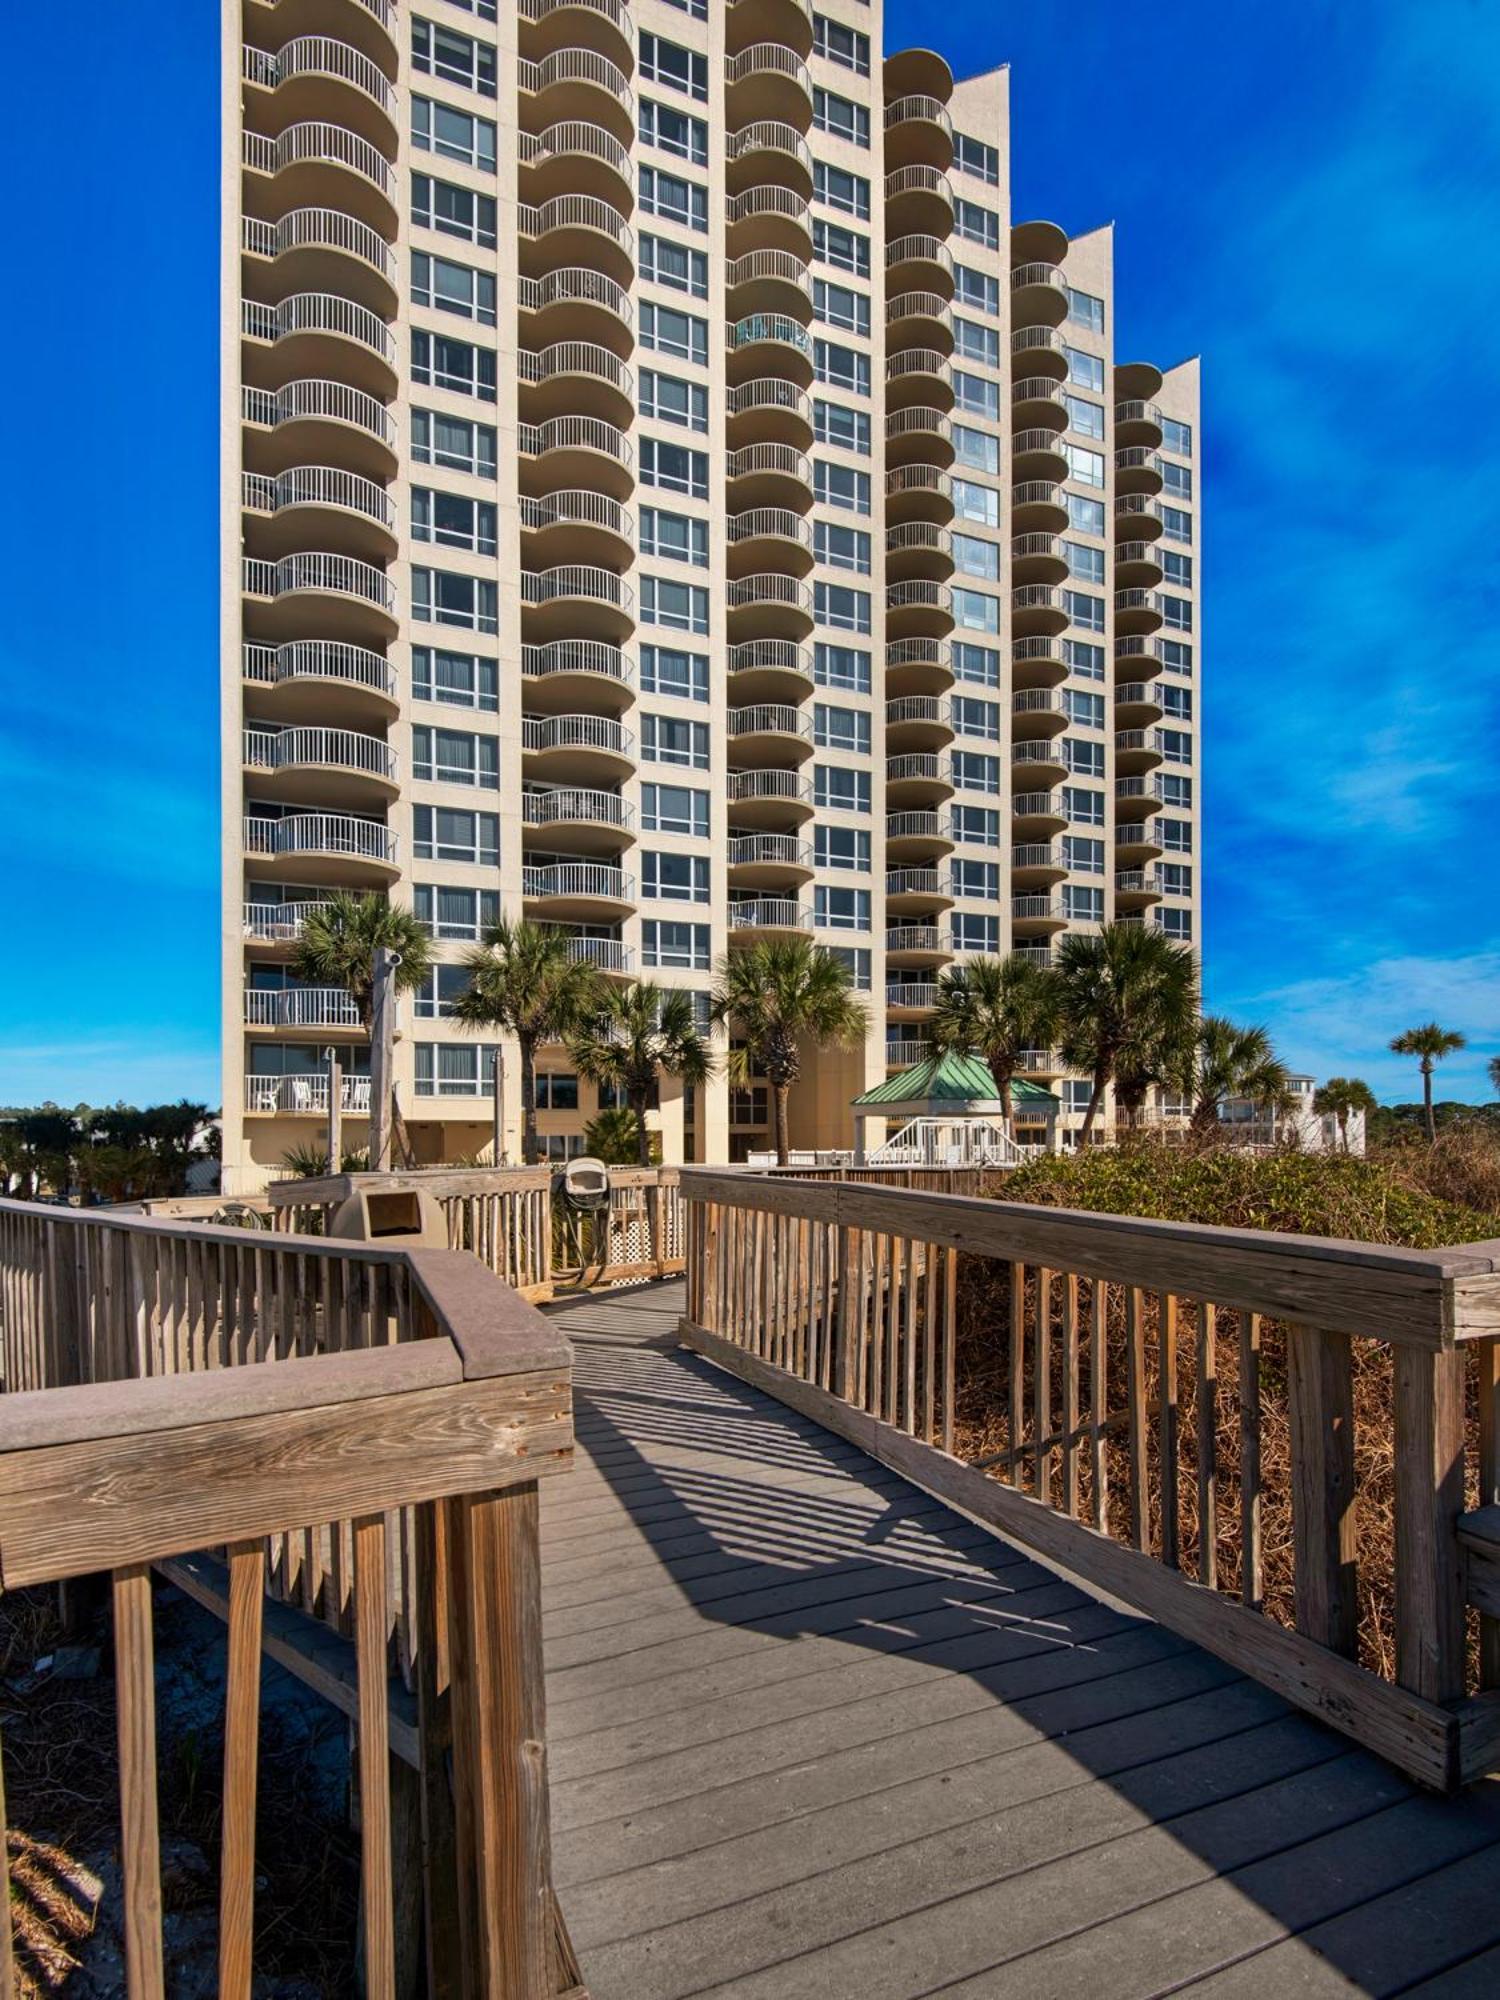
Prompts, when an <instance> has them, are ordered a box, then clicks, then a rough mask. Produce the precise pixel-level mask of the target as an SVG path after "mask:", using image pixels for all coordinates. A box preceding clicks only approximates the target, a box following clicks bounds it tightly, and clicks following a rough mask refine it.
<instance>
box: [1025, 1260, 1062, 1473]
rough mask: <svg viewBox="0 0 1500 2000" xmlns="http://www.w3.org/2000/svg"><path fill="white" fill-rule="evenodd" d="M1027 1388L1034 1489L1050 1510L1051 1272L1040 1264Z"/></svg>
mask: <svg viewBox="0 0 1500 2000" xmlns="http://www.w3.org/2000/svg"><path fill="white" fill-rule="evenodd" d="M1031 1388H1032V1406H1033V1411H1034V1418H1033V1421H1034V1422H1035V1424H1036V1490H1037V1494H1038V1497H1039V1498H1040V1499H1042V1500H1045V1501H1046V1503H1047V1505H1048V1506H1049V1507H1050V1506H1051V1505H1052V1475H1053V1473H1054V1471H1055V1470H1056V1464H1057V1454H1056V1452H1055V1451H1054V1450H1052V1449H1051V1448H1049V1446H1048V1444H1047V1439H1048V1438H1049V1437H1051V1435H1052V1273H1051V1272H1050V1271H1049V1270H1048V1269H1047V1268H1046V1266H1045V1265H1041V1264H1039V1265H1038V1266H1037V1273H1036V1355H1035V1357H1034V1360H1033V1362H1032V1373H1031Z"/></svg>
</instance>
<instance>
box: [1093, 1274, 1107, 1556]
mask: <svg viewBox="0 0 1500 2000" xmlns="http://www.w3.org/2000/svg"><path fill="white" fill-rule="evenodd" d="M1108 1416H1109V1286H1108V1285H1107V1284H1106V1283H1105V1281H1104V1279H1103V1278H1091V1279H1090V1280H1089V1484H1090V1486H1091V1487H1092V1489H1093V1491H1092V1494H1091V1500H1092V1513H1091V1516H1090V1518H1091V1519H1092V1521H1093V1524H1094V1526H1095V1527H1096V1528H1097V1529H1098V1530H1099V1531H1100V1533H1101V1534H1107V1533H1108V1532H1109V1460H1108V1458H1107V1457H1106V1455H1105V1450H1104V1425H1105V1421H1106V1420H1107V1418H1108Z"/></svg>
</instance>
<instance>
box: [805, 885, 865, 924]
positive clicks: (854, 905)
mask: <svg viewBox="0 0 1500 2000" xmlns="http://www.w3.org/2000/svg"><path fill="white" fill-rule="evenodd" d="M813 923H814V925H815V926H816V928H817V929H818V930H820V931H822V930H829V931H867V930H868V929H869V928H870V892H869V890H868V889H837V888H833V887H831V886H828V885H825V884H823V883H819V884H818V886H817V887H816V888H815V889H814V890H813Z"/></svg>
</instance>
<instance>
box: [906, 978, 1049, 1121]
mask: <svg viewBox="0 0 1500 2000" xmlns="http://www.w3.org/2000/svg"><path fill="white" fill-rule="evenodd" d="M1056 1026H1057V986H1056V982H1055V980H1054V979H1053V977H1052V974H1051V973H1050V972H1049V971H1048V970H1046V969H1045V968H1044V967H1042V966H1039V965H1033V964H1032V963H1031V961H1030V960H1029V959H1028V958H1026V957H1025V956H1023V954H1022V953H1020V952H1018V951H1013V952H1012V953H1011V954H1010V956H1009V958H973V959H970V960H969V962H968V963H967V964H966V965H955V966H954V967H952V968H951V970H949V971H947V972H945V973H944V974H943V975H942V977H941V979H940V980H939V981H938V1001H937V1010H936V1012H935V1013H934V1015H933V1020H932V1037H933V1040H934V1042H935V1043H936V1044H937V1046H938V1047H939V1048H940V1049H956V1050H958V1051H960V1052H961V1053H962V1054H964V1055H972V1056H978V1057H979V1059H980V1061H981V1062H983V1063H985V1064H986V1065H987V1066H988V1068H989V1072H990V1075H991V1076H992V1077H993V1078H994V1080H995V1095H996V1097H998V1098H999V1100H1000V1117H1001V1122H1002V1123H1003V1124H1004V1126H1005V1129H1006V1130H1007V1131H1009V1130H1010V1116H1011V1104H1010V1087H1011V1083H1012V1082H1013V1080H1014V1078H1015V1076H1016V1072H1017V1071H1018V1070H1019V1068H1020V1066H1021V1057H1022V1055H1023V1054H1024V1052H1025V1051H1026V1050H1027V1049H1035V1048H1047V1047H1048V1046H1050V1044H1051V1040H1052V1035H1053V1032H1054V1030H1055V1028H1056Z"/></svg>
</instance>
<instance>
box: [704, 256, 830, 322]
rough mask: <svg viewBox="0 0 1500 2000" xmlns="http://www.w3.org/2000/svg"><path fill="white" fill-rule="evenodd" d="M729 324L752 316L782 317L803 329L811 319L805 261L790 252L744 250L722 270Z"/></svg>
mask: <svg viewBox="0 0 1500 2000" xmlns="http://www.w3.org/2000/svg"><path fill="white" fill-rule="evenodd" d="M724 277H725V285H726V288H727V296H726V300H725V303H726V304H727V306H728V308H729V318H730V322H731V324H733V323H734V322H736V321H738V320H742V319H745V318H747V317H748V316H749V315H751V314H754V313H760V314H764V315H768V316H773V315H776V314H784V315H786V316H787V317H789V318H791V319H795V320H799V321H800V322H802V323H803V324H804V325H805V324H806V322H807V321H808V320H809V319H811V317H812V279H811V278H810V277H809V275H808V268H807V261H806V259H805V258H802V257H799V256H797V255H796V254H795V252H793V251H791V250H747V251H746V252H745V254H744V256H743V257H734V258H731V259H730V262H729V264H728V266H727V268H726V270H725V274H724Z"/></svg>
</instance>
